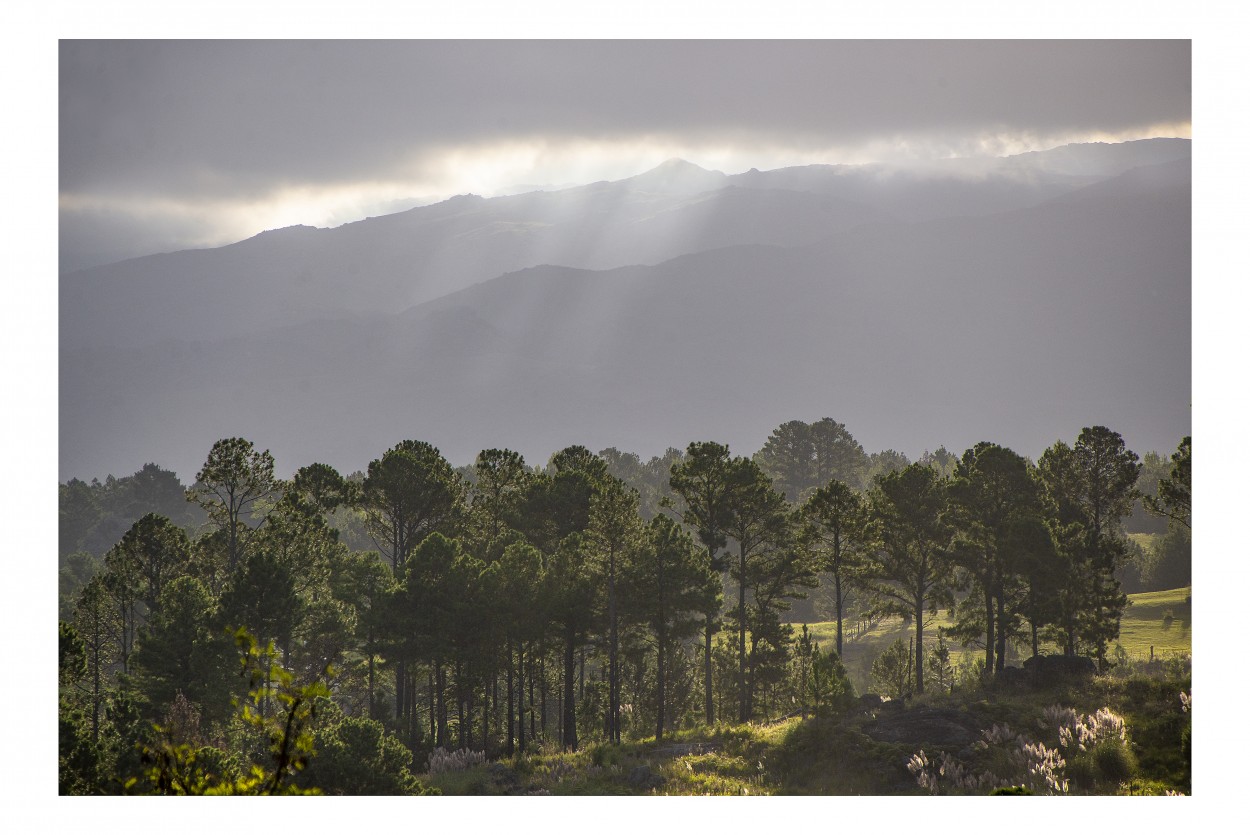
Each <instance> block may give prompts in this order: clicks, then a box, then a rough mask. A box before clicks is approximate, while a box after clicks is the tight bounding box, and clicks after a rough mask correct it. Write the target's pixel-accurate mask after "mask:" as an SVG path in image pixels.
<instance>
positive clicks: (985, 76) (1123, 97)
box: [58, 40, 1191, 272]
mask: <svg viewBox="0 0 1250 835" xmlns="http://www.w3.org/2000/svg"><path fill="white" fill-rule="evenodd" d="M1190 60H1191V49H1190V43H1189V42H1188V41H1183V40H1172V41H1097V40H1090V41H1062V42H1055V41H836V40H825V41H654V40H649V41H648V40H644V41H160V40H155V41H134V40H130V41H61V43H60V47H59V71H60V80H59V105H58V111H59V118H60V121H59V175H60V184H59V214H60V242H59V250H60V261H61V263H60V271H61V272H69V271H72V270H75V269H80V268H83V267H87V266H92V265H95V264H99V263H108V262H111V261H116V260H121V259H122V258H126V257H133V256H136V255H142V254H149V253H151V252H161V251H171V250H177V249H185V248H192V247H202V246H216V245H220V244H224V243H229V242H233V241H236V240H241V239H243V238H246V237H250V236H251V235H254V234H256V233H258V232H260V231H263V230H265V229H272V228H279V227H283V226H290V225H294V224H298V223H303V224H308V225H313V226H335V225H338V224H341V223H344V222H348V221H353V220H359V219H361V218H363V217H367V216H370V215H379V214H387V213H389V212H393V211H398V210H402V209H404V208H409V207H411V206H414V205H420V204H422V203H428V202H434V201H437V200H441V199H445V198H447V197H449V196H452V195H455V194H464V193H475V194H481V195H484V196H488V197H489V196H493V195H496V194H503V193H508V192H512V191H517V190H529V189H532V188H536V187H548V188H551V187H557V186H563V185H569V184H581V183H586V182H593V181H596V180H603V179H619V178H622V177H627V176H631V175H633V174H637V173H640V172H642V171H645V170H647V169H648V168H650V167H653V166H654V165H657V164H659V163H660V162H662V161H664V160H665V159H668V158H670V157H681V158H684V159H688V160H690V161H691V162H695V163H697V164H699V165H702V166H703V167H705V168H711V169H716V170H721V171H724V172H725V173H728V174H733V173H738V172H740V171H745V170H748V169H750V168H753V167H754V168H760V169H762V170H766V169H770V168H778V167H782V166H785V165H796V164H808V163H862V162H875V161H886V162H906V161H914V160H927V159H935V158H944V157H951V156H981V155H1004V154H1010V153H1019V152H1022V151H1028V150H1042V149H1045V148H1050V147H1055V146H1057V145H1061V144H1065V143H1067V142H1080V141H1122V140H1125V139H1137V138H1143V137H1149V136H1184V137H1188V136H1189V135H1190V111H1191V103H1190V98H1191V96H1190V87H1191V77H1190ZM1074 91H1079V93H1074Z"/></svg>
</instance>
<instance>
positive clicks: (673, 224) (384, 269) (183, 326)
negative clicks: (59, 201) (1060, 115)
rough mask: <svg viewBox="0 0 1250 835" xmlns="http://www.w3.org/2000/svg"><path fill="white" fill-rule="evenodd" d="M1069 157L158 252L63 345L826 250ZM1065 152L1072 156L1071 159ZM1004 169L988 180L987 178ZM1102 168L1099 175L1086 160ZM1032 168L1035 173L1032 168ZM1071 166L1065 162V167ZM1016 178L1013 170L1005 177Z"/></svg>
mask: <svg viewBox="0 0 1250 835" xmlns="http://www.w3.org/2000/svg"><path fill="white" fill-rule="evenodd" d="M1144 142H1146V145H1144V146H1142V145H1141V143H1126V144H1125V145H1123V146H1107V147H1106V148H1097V149H1094V150H1090V149H1087V150H1086V151H1085V152H1080V153H1078V152H1068V153H1067V156H1069V157H1070V156H1074V155H1075V156H1081V155H1082V154H1084V156H1096V157H1099V158H1100V159H1102V160H1103V162H1102V163H1101V165H1102V168H1103V170H1106V171H1112V172H1114V173H1120V172H1121V171H1122V170H1125V169H1126V168H1127V167H1131V166H1128V165H1127V162H1121V163H1119V164H1116V163H1115V161H1114V158H1115V157H1116V154H1117V153H1120V154H1122V155H1123V156H1124V157H1125V159H1126V160H1131V161H1138V160H1140V159H1143V158H1151V159H1154V158H1158V159H1165V158H1167V159H1170V158H1176V157H1177V156H1183V155H1184V153H1183V152H1186V151H1187V149H1188V145H1189V143H1188V140H1148V141H1144ZM1061 151H1063V149H1056V151H1049V152H1044V153H1042V154H1038V155H1034V156H1032V157H1030V160H1031V162H1030V163H1029V164H1027V165H1026V164H1022V163H1019V162H1017V160H1018V159H1019V158H1017V157H1010V158H1006V159H1005V160H998V161H993V162H991V163H985V162H978V163H976V164H975V166H974V167H975V168H976V169H977V173H975V174H970V173H969V172H968V171H965V170H963V169H964V168H967V165H962V164H961V163H960V161H949V162H944V163H942V164H940V165H938V166H937V168H938V169H940V170H939V171H938V173H936V174H934V173H932V172H930V173H927V174H923V175H922V174H917V173H915V172H908V171H897V172H894V173H892V174H889V175H888V176H887V175H886V174H885V173H883V171H882V170H881V169H880V168H879V167H873V166H816V167H814V166H808V167H804V168H800V169H779V170H778V171H773V172H748V173H747V174H740V175H734V176H731V177H727V176H725V175H724V174H721V173H720V172H709V171H706V170H704V169H702V168H699V167H698V166H695V165H693V164H691V163H688V162H684V161H681V160H669V161H668V162H665V163H663V164H662V165H660V166H658V167H657V168H655V169H653V170H652V171H648V172H645V173H643V174H640V175H637V176H636V177H632V178H628V179H626V180H621V181H617V182H612V183H608V182H603V183H593V184H590V185H587V186H581V187H578V188H572V189H565V190H562V191H556V192H532V193H528V194H521V195H513V196H508V197H497V198H492V199H484V198H482V197H478V196H475V195H462V196H460V197H454V198H451V199H449V200H446V201H443V202H442V203H438V204H434V205H430V206H422V207H418V208H415V209H409V210H407V211H404V212H399V213H397V214H392V215H385V216H381V217H375V218H369V219H366V220H363V221H358V222H355V223H349V224H345V225H343V226H340V227H336V228H333V229H317V228H313V227H306V226H297V227H289V228H287V229H281V230H272V231H268V232H263V233H261V234H259V235H256V236H254V237H252V238H249V239H247V240H244V241H240V242H238V243H235V244H231V245H229V246H224V247H219V248H216V249H207V250H188V251H184V252H177V253H169V254H164V255H152V256H146V257H144V258H139V259H133V260H130V261H123V262H120V263H118V264H112V265H107V266H103V267H96V268H93V269H90V270H84V271H80V272H77V273H71V274H68V275H65V276H62V277H61V299H60V301H61V305H60V310H61V313H60V333H61V346H62V349H63V350H74V349H77V348H101V347H139V346H141V345H144V344H152V343H156V342H160V341H162V340H166V339H184V340H191V341H204V340H216V339H224V338H230V337H236V336H243V335H246V334H249V333H255V332H257V331H258V330H260V329H264V328H270V327H284V326H286V325H291V324H298V323H300V322H311V321H318V320H320V319H324V318H332V317H334V316H337V315H344V314H372V313H387V312H391V311H394V310H396V309H403V308H407V307H410V306H412V305H415V304H420V303H422V302H425V301H430V300H432V299H435V298H438V297H439V296H442V295H445V294H446V293H450V292H454V291H456V290H460V289H463V288H465V287H468V286H471V285H472V284H475V283H478V282H481V281H486V280H489V279H492V278H494V277H496V276H498V275H502V274H505V273H508V272H512V271H515V270H518V269H522V268H524V267H530V266H538V265H540V264H561V265H565V266H572V267H579V268H584V269H610V268H613V267H617V266H623V265H627V264H657V263H660V262H662V261H666V260H668V259H671V258H674V257H676V256H678V255H682V254H686V253H692V252H700V251H703V250H705V249H710V248H713V247H718V246H727V245H732V244H740V243H761V244H776V245H782V246H795V245H803V244H807V243H815V242H817V241H819V240H823V239H825V238H827V237H828V236H829V235H831V234H836V233H838V232H841V231H844V230H846V229H850V228H853V227H854V226H857V225H861V224H865V223H881V222H889V221H891V220H894V219H903V220H923V219H932V218H935V217H946V216H957V215H967V214H991V213H995V212H999V211H1006V210H1010V209H1015V208H1024V207H1026V206H1029V205H1036V204H1038V203H1040V202H1042V201H1044V200H1047V199H1050V198H1052V197H1055V196H1058V195H1060V194H1063V193H1066V192H1068V191H1071V190H1073V189H1075V188H1078V187H1081V186H1083V185H1086V184H1088V183H1089V182H1090V178H1089V177H1081V178H1076V177H1072V176H1070V175H1067V174H1064V173H1062V171H1061V172H1060V173H1058V174H1055V173H1046V172H1049V171H1050V170H1051V169H1054V168H1056V166H1055V165H1054V164H1052V163H1050V162H1047V161H1048V160H1052V159H1054V158H1056V157H1055V156H1054V155H1055V154H1058V153H1059V152H1061ZM1061 156H1062V155H1061ZM986 166H988V169H987V170H991V171H998V172H1000V173H998V174H992V173H991V174H986V173H985V172H984V171H983V170H982V169H985V168H986ZM1087 167H1088V164H1087ZM1022 168H1027V169H1028V170H1029V171H1031V172H1033V173H1032V174H1031V175H1030V176H1022V175H1021V174H1020V170H1021V169H1022ZM1059 168H1060V169H1062V166H1059ZM1002 172H1006V173H1002Z"/></svg>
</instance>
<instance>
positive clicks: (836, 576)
mask: <svg viewBox="0 0 1250 835" xmlns="http://www.w3.org/2000/svg"><path fill="white" fill-rule="evenodd" d="M833 606H834V609H835V612H836V616H837V620H838V641H837V643H838V658H841V657H842V574H841V572H838V571H835V572H833Z"/></svg>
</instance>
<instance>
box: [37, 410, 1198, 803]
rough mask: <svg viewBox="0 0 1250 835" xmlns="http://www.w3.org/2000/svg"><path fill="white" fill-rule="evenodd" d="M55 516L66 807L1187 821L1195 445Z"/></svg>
mask: <svg viewBox="0 0 1250 835" xmlns="http://www.w3.org/2000/svg"><path fill="white" fill-rule="evenodd" d="M59 489H60V548H59V550H60V556H59V571H60V575H59V576H60V584H59V585H60V600H59V613H60V625H59V688H58V693H59V790H60V793H61V794H97V795H98V794H331V795H344V794H346V795H420V794H513V795H516V794H990V793H1000V794H1001V793H1006V794H1013V793H1014V794H1177V793H1184V794H1188V793H1190V789H1191V786H1190V751H1189V727H1190V715H1191V713H1190V711H1191V706H1192V705H1191V702H1192V696H1191V684H1190V682H1191V679H1190V655H1189V652H1188V648H1189V638H1188V628H1189V627H1188V623H1189V614H1188V613H1189V611H1190V607H1191V599H1190V590H1189V586H1190V584H1191V574H1190V565H1191V557H1190V525H1191V510H1190V504H1191V502H1190V438H1189V437H1185V438H1184V439H1182V440H1181V441H1180V442H1179V444H1178V446H1177V448H1176V449H1175V450H1174V451H1171V452H1170V453H1158V452H1147V453H1145V455H1144V456H1140V457H1139V456H1138V455H1137V454H1136V453H1135V452H1133V451H1132V450H1130V449H1128V448H1127V447H1126V445H1125V443H1124V440H1123V439H1122V437H1121V436H1120V435H1119V434H1118V433H1116V432H1114V431H1112V430H1111V429H1108V428H1107V427H1103V426H1091V427H1087V428H1085V429H1083V430H1082V431H1081V432H1080V433H1079V435H1078V437H1076V438H1075V439H1073V440H1072V441H1071V442H1067V441H1057V442H1056V443H1055V444H1054V445H1053V446H1051V447H1050V448H1048V449H1046V450H1045V452H1043V453H1042V454H1041V455H1040V456H1039V457H1038V458H1037V460H1036V461H1033V460H1031V459H1029V458H1028V457H1025V456H1023V455H1021V454H1019V453H1017V452H1015V451H1013V450H1011V449H1008V448H1006V447H1004V446H1000V445H998V444H994V443H989V442H984V443H978V444H977V445H975V446H973V447H972V448H970V449H968V450H966V451H964V452H963V453H962V454H956V453H952V452H949V451H947V450H946V449H945V448H944V447H939V448H937V450H936V451H933V452H925V453H924V454H923V455H922V456H921V457H920V458H919V459H918V460H916V461H914V462H913V461H910V460H908V458H907V457H906V456H905V455H903V454H902V453H899V452H896V451H894V450H884V451H880V452H875V453H871V454H870V453H868V452H866V451H865V449H864V448H863V446H862V445H861V444H860V443H859V442H857V441H856V440H855V438H854V437H853V436H852V435H851V433H850V432H849V431H848V430H847V428H846V426H845V425H843V424H841V423H838V422H837V421H835V420H833V419H832V418H824V419H822V420H818V421H815V422H812V423H805V422H803V421H799V420H793V421H789V422H787V423H783V424H781V425H780V426H778V427H777V428H776V429H775V430H774V431H773V432H772V434H771V435H770V436H769V438H768V440H767V442H766V443H765V444H764V446H763V447H762V448H761V449H760V450H758V451H757V452H756V453H754V454H753V455H750V456H735V455H733V454H732V453H731V452H730V450H729V448H728V446H726V445H723V444H720V443H716V442H712V441H704V442H694V443H690V444H689V445H688V446H687V447H686V448H685V449H684V450H679V449H669V450H668V451H667V452H666V453H665V454H664V455H661V456H657V457H654V458H652V459H650V460H643V459H642V458H640V457H639V456H638V455H636V454H633V453H628V452H622V451H620V450H617V449H615V448H609V449H605V450H602V451H600V452H599V453H598V454H596V453H593V452H591V451H590V450H589V449H587V448H585V447H582V446H577V445H573V446H568V447H566V448H564V449H561V450H560V451H558V452H556V453H555V454H554V455H552V456H551V457H550V459H549V460H548V461H547V462H546V463H545V464H541V465H537V466H535V465H533V464H531V463H527V462H526V461H525V460H524V458H523V457H522V456H521V455H520V454H518V453H516V452H514V451H511V450H508V449H486V450H483V451H481V452H480V453H479V454H478V455H477V457H476V460H475V461H474V462H473V463H472V464H471V465H468V466H462V467H456V466H453V465H452V464H451V463H450V462H449V461H448V460H446V458H444V456H443V455H442V454H441V453H440V452H439V450H438V449H436V448H435V447H434V446H432V445H430V444H428V443H425V442H422V441H416V440H405V441H401V442H399V443H397V444H395V445H394V446H393V447H391V448H390V449H389V450H386V451H385V452H383V453H382V454H381V455H380V456H379V457H378V458H376V459H375V460H372V461H370V462H369V464H368V466H367V468H366V469H365V470H364V471H359V472H354V473H350V474H347V475H344V474H341V473H340V472H338V471H337V470H336V469H335V468H334V467H331V466H329V465H327V464H323V463H312V464H309V465H306V466H302V467H300V468H299V469H297V470H295V471H294V473H293V475H292V477H291V478H290V479H289V480H288V479H282V478H279V477H278V476H276V475H275V461H274V459H273V457H272V456H271V455H270V453H269V452H268V451H266V450H260V449H257V448H256V446H255V445H254V444H253V443H251V442H250V441H247V440H245V439H242V438H226V439H222V440H220V441H218V442H217V443H215V444H213V446H212V448H211V449H210V450H209V451H208V452H207V455H206V458H205V460H204V463H203V466H202V467H201V469H200V470H199V472H198V473H197V474H196V476H195V480H194V482H193V483H192V484H190V485H189V486H186V485H184V484H182V483H181V482H180V481H179V479H178V477H177V475H176V474H175V473H173V472H171V471H169V470H164V469H162V468H161V467H159V466H157V465H156V464H148V465H146V466H144V467H143V468H142V469H140V470H139V471H138V472H136V473H134V474H133V475H130V476H124V477H121V478H115V477H113V476H109V477H108V478H107V479H106V480H105V481H104V482H100V481H92V482H90V483H87V482H84V481H81V480H77V479H73V480H70V481H68V482H66V483H62V484H61V485H60V488H59ZM1134 618H1136V620H1134ZM1130 623H1131V624H1132V628H1133V629H1137V628H1138V627H1140V628H1142V629H1146V627H1149V629H1148V630H1147V631H1146V632H1143V633H1141V634H1144V635H1148V636H1149V637H1148V638H1143V639H1141V640H1138V639H1137V638H1134V639H1133V640H1130V636H1129V632H1130ZM1134 634H1136V633H1134ZM1155 636H1162V637H1155ZM1178 636H1180V637H1178ZM1173 639H1175V640H1173ZM1147 646H1148V649H1147Z"/></svg>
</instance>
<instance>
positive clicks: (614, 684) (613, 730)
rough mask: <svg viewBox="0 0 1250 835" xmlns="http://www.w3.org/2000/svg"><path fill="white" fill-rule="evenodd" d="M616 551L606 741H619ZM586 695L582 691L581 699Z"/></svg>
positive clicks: (611, 558) (611, 567)
mask: <svg viewBox="0 0 1250 835" xmlns="http://www.w3.org/2000/svg"><path fill="white" fill-rule="evenodd" d="M617 647H618V635H617V623H616V549H615V548H612V549H610V550H609V551H608V741H609V742H615V743H618V744H619V743H620V741H621V704H620V693H621V674H620V669H619V668H618V667H617V661H616V659H617ZM583 663H584V662H583ZM585 696H586V694H585V692H584V691H583V693H582V698H585Z"/></svg>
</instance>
